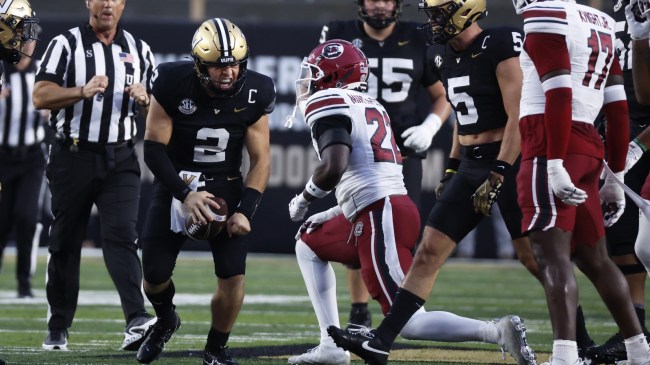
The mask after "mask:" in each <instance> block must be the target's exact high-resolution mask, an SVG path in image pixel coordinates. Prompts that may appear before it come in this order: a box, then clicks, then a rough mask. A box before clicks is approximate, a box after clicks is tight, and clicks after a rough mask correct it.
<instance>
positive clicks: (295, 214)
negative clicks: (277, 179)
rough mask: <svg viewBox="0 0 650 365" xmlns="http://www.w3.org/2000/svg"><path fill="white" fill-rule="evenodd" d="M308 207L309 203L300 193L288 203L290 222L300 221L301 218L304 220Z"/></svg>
mask: <svg viewBox="0 0 650 365" xmlns="http://www.w3.org/2000/svg"><path fill="white" fill-rule="evenodd" d="M308 207H309V202H308V201H307V199H305V197H304V196H303V195H302V192H301V193H300V194H298V195H296V196H295V197H294V198H293V199H291V201H290V202H289V217H291V220H292V221H294V222H299V221H301V220H302V219H303V218H305V214H307V208H308Z"/></svg>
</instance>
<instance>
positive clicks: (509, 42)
mask: <svg viewBox="0 0 650 365" xmlns="http://www.w3.org/2000/svg"><path fill="white" fill-rule="evenodd" d="M522 44H523V34H522V32H521V31H520V30H519V29H516V28H511V27H499V28H492V29H485V30H483V32H481V34H479V36H478V37H477V38H476V39H475V40H474V42H473V43H472V44H471V45H470V46H469V47H467V49H465V50H464V51H461V52H455V51H454V50H453V49H452V48H451V46H449V45H448V44H447V45H441V44H436V45H433V46H431V48H430V49H429V55H430V57H431V58H432V60H433V63H434V65H435V67H434V69H435V70H437V72H438V73H439V77H440V79H441V80H442V82H443V84H444V85H445V90H446V91H447V99H448V100H449V102H450V103H451V105H452V107H453V108H454V111H455V112H456V124H457V125H458V134H459V135H466V134H478V133H480V132H483V131H487V130H491V129H497V128H502V127H504V126H505V125H506V122H507V121H508V114H507V113H506V111H505V108H504V106H503V98H502V96H501V89H500V88H499V82H498V80H497V75H496V69H497V65H498V64H499V63H500V62H501V61H503V60H506V59H508V58H511V57H518V56H519V53H520V52H521V47H522Z"/></svg>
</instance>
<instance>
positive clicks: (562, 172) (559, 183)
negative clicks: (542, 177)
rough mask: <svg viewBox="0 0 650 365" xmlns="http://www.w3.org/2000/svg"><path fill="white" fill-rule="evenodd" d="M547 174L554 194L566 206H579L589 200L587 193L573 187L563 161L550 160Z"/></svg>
mask: <svg viewBox="0 0 650 365" xmlns="http://www.w3.org/2000/svg"><path fill="white" fill-rule="evenodd" d="M546 172H547V173H548V182H549V184H550V185H551V188H552V189H553V194H555V195H556V196H557V197H558V198H560V199H561V200H562V202H563V203H564V204H568V205H573V206H577V205H578V204H582V203H584V202H585V200H587V193H586V192H585V191H584V190H581V189H578V188H576V187H575V185H573V182H572V181H571V177H570V176H569V173H568V172H567V171H566V169H565V168H564V166H563V165H562V159H559V158H558V159H553V160H548V165H547V166H546Z"/></svg>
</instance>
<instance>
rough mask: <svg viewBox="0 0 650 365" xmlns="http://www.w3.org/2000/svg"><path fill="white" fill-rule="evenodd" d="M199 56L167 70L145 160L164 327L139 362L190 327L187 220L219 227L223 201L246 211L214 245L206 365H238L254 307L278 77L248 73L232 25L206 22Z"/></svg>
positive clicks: (147, 229)
mask: <svg viewBox="0 0 650 365" xmlns="http://www.w3.org/2000/svg"><path fill="white" fill-rule="evenodd" d="M191 54H192V58H193V62H192V61H180V62H172V63H166V64H162V65H160V66H159V67H158V69H157V75H156V77H155V79H154V85H153V96H152V98H151V108H150V110H149V114H148V116H147V129H146V131H145V142H144V143H145V145H144V157H145V162H146V163H147V165H148V166H149V168H150V169H151V171H152V172H153V174H154V176H155V177H156V180H155V182H154V187H153V193H152V201H151V205H150V207H149V210H148V212H147V216H146V220H145V223H144V228H143V233H142V239H141V242H142V264H143V270H144V279H145V281H144V290H145V293H146V295H147V298H149V301H150V302H151V303H152V305H153V307H154V309H155V311H156V315H157V316H158V321H157V322H156V324H155V325H154V326H152V327H151V328H150V330H149V331H148V332H147V334H146V339H145V341H144V343H143V344H142V346H141V347H140V349H139V351H138V354H137V359H138V361H140V362H142V363H149V362H151V361H153V360H154V359H156V358H157V357H158V355H159V354H160V352H161V351H162V349H163V347H164V345H165V343H166V342H167V341H169V339H170V338H171V336H172V335H173V334H174V332H176V330H177V329H178V327H180V325H181V321H180V318H179V316H178V314H176V310H175V306H174V304H173V298H174V293H175V287H174V282H173V281H172V279H171V277H172V273H173V269H174V266H175V263H176V259H177V257H178V253H179V251H180V249H181V246H182V245H183V242H185V240H186V238H187V237H186V236H185V235H184V234H183V224H184V223H185V218H186V216H185V215H184V214H177V212H178V211H179V210H180V211H181V212H186V214H190V215H191V216H192V217H193V219H194V222H201V223H203V224H205V223H207V222H208V221H212V220H213V219H214V217H213V215H212V213H211V212H210V208H209V207H208V206H212V207H214V208H216V209H218V208H219V205H218V204H217V203H216V202H214V201H213V200H212V199H210V198H211V197H214V196H217V197H222V198H223V199H225V201H226V203H227V205H228V206H229V207H236V208H234V209H229V217H228V220H227V225H226V229H223V230H222V231H221V232H220V234H219V235H218V236H217V237H216V238H214V239H210V240H209V241H208V242H209V244H210V248H211V250H212V256H213V259H214V270H215V271H214V272H215V274H216V276H217V288H216V290H215V292H214V294H213V297H212V301H211V305H210V307H211V313H212V323H211V328H210V332H209V334H208V338H207V344H206V346H205V352H204V356H203V363H204V364H227V365H233V364H237V362H236V361H235V360H234V359H233V358H232V357H231V356H230V355H229V354H228V353H227V351H226V343H227V341H228V337H229V335H230V331H231V330H232V328H233V326H234V323H235V320H236V318H237V315H238V313H239V310H240V309H241V305H242V302H243V299H244V272H245V265H246V254H247V252H246V244H245V240H246V238H245V237H246V235H247V234H248V233H249V232H250V230H251V220H252V218H253V215H254V213H255V210H256V209H257V205H258V204H259V201H260V199H261V197H262V192H263V191H264V189H265V188H266V184H267V182H268V178H269V172H270V151H269V127H268V114H270V113H271V112H272V111H273V109H274V106H275V87H274V85H273V81H272V80H271V79H270V78H269V77H267V76H264V75H262V74H259V73H257V72H254V71H251V70H248V69H247V68H246V66H247V63H248V56H249V47H248V43H247V41H246V38H245V37H244V33H242V31H241V29H240V28H239V27H237V26H236V25H235V24H234V23H232V22H231V21H229V20H227V19H222V18H213V19H210V20H207V21H205V22H203V23H202V24H201V25H200V26H199V28H198V29H197V31H196V33H195V34H194V38H193V39H192V48H191ZM244 147H246V149H247V150H248V153H249V155H250V166H251V167H250V170H249V172H248V175H247V176H246V177H245V179H244V178H243V177H242V175H241V172H240V167H241V164H242V150H243V148H244ZM181 205H182V209H178V210H177V209H175V206H181ZM161 227H162V228H163V229H161ZM164 227H166V229H164Z"/></svg>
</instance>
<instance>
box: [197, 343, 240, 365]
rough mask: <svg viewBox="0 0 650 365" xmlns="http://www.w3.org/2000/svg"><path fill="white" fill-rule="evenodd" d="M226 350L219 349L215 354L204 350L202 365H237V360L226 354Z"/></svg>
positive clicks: (224, 347) (223, 348) (224, 348)
mask: <svg viewBox="0 0 650 365" xmlns="http://www.w3.org/2000/svg"><path fill="white" fill-rule="evenodd" d="M227 348H228V347H227V346H223V347H220V348H219V349H218V350H217V351H216V352H213V351H210V350H208V349H207V348H206V349H205V351H204V352H203V365H239V363H238V362H237V360H235V359H233V358H232V356H230V354H228V352H226V349H227Z"/></svg>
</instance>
